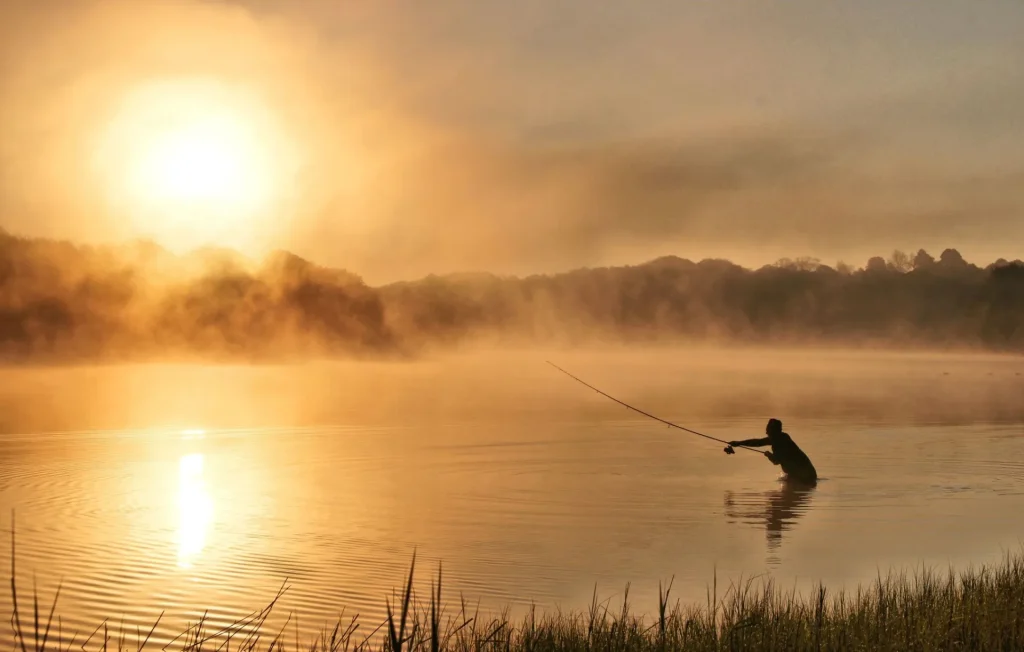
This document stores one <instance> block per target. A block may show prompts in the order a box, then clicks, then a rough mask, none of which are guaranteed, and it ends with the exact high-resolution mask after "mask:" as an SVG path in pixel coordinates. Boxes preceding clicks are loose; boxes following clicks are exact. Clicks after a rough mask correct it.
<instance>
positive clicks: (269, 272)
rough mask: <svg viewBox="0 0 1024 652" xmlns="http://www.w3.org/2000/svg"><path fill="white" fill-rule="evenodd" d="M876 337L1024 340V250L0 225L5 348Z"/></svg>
mask: <svg viewBox="0 0 1024 652" xmlns="http://www.w3.org/2000/svg"><path fill="white" fill-rule="evenodd" d="M641 341H718V342H736V341H742V342H753V343H762V344H772V343H787V344H794V343H810V342H813V343H851V342H869V343H874V344H886V345H893V346H928V347H983V348H986V349H994V350H1009V351H1022V350H1024V263H1021V261H1019V260H1018V261H1013V262H1009V261H1005V260H998V261H996V262H994V263H992V264H989V265H987V266H986V267H984V268H982V267H979V266H976V265H974V264H971V263H969V262H967V261H965V260H964V259H963V257H962V256H961V255H960V254H959V253H958V252H957V251H956V250H954V249H947V250H945V251H943V252H942V253H941V255H940V256H939V257H938V259H935V258H933V257H932V256H931V255H929V254H928V253H927V252H925V251H919V252H917V253H916V254H915V255H913V256H911V255H908V254H905V253H903V252H899V251H897V252H894V253H893V254H892V255H891V256H889V257H888V258H882V257H874V258H871V259H869V260H868V261H867V263H866V264H865V266H864V267H862V268H853V267H851V266H848V265H843V264H838V265H836V266H835V267H830V266H827V265H823V264H820V262H819V261H817V260H814V259H807V258H804V259H796V260H781V261H779V262H778V263H776V264H774V265H768V266H765V267H762V268H760V269H756V270H752V269H747V268H744V267H741V266H739V265H736V264H734V263H731V262H729V261H726V260H702V261H699V262H693V261H689V260H685V259H681V258H677V257H673V256H668V257H663V258H659V259H656V260H652V261H650V262H647V263H645V264H642V265H632V266H621V267H601V268H586V269H577V270H573V271H569V272H565V273H561V274H552V275H534V276H527V277H523V278H520V277H499V276H495V275H491V274H486V273H479V274H452V275H445V276H436V275H432V276H428V277H426V278H423V279H420V280H416V281H407V282H401V283H393V284H389V285H384V286H380V287H371V286H369V285H367V284H366V283H364V282H363V280H362V279H361V278H360V277H359V276H357V275H355V274H353V273H351V272H348V271H345V270H339V269H331V268H326V267H322V266H319V265H316V264H314V263H312V262H309V261H307V260H304V259H302V258H300V257H298V256H296V255H294V254H291V253H288V252H275V253H273V254H272V255H270V256H268V257H267V258H266V259H264V260H262V261H259V262H255V261H251V260H248V259H246V258H245V257H243V256H241V255H240V254H238V253H237V252H234V251H229V250H219V249H204V250H199V251H196V252H193V253H192V254H189V255H186V256H175V255H173V254H171V253H170V252H168V251H166V250H164V249H163V248H161V247H159V246H158V245H156V244H153V243H151V242H135V243H130V244H125V245H121V246H105V247H97V246H84V245H74V244H72V243H69V242H64V241H56V240H45V239H29V238H20V237H16V236H13V235H11V234H8V233H6V232H0V355H2V357H3V359H4V360H6V361H7V362H16V361H41V362H42V361H45V362H60V361H75V360H134V359H152V358H169V357H185V358H189V357H202V358H223V359H265V358H281V357H296V356H297V357H303V356H390V355H408V354H414V353H416V352H417V351H420V350H423V349H425V348H445V347H453V346H460V345H464V344H473V343H488V342H489V343H507V342H516V343H522V344H530V343H534V344H562V345H565V344H570V345H571V344H585V343H593V342H641Z"/></svg>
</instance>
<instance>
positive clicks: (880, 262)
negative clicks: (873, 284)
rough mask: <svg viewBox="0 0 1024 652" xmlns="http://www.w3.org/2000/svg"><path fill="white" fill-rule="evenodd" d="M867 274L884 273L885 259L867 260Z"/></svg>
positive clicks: (874, 257) (877, 257) (873, 257)
mask: <svg viewBox="0 0 1024 652" xmlns="http://www.w3.org/2000/svg"><path fill="white" fill-rule="evenodd" d="M866 269H867V271H869V272H884V271H885V270H886V269H888V268H887V267H886V264H885V259H884V258H882V257H881V256H872V257H871V258H870V259H868V266H867V267H866Z"/></svg>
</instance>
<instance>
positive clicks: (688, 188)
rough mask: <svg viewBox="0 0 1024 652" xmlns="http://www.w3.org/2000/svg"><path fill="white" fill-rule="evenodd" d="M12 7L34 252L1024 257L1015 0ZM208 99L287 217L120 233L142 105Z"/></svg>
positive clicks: (3, 100)
mask: <svg viewBox="0 0 1024 652" xmlns="http://www.w3.org/2000/svg"><path fill="white" fill-rule="evenodd" d="M5 7H7V8H5V9H4V12H5V15H4V20H3V21H0V25H2V26H0V41H2V44H0V105H2V108H0V193H2V194H0V211H2V212H0V225H2V226H3V227H4V228H7V229H9V230H13V231H17V232H19V233H25V234H30V235H36V234H38V235H48V236H60V237H69V238H72V239H88V240H90V241H104V240H116V239H122V238H129V237H136V236H138V235H141V234H144V233H149V234H150V235H153V236H154V237H156V238H157V239H160V240H163V241H165V243H166V244H168V245H170V246H175V245H180V246H185V245H189V246H191V245H194V244H199V243H201V242H202V241H204V239H211V240H213V241H214V242H216V243H218V244H223V245H228V246H242V247H250V248H253V250H259V249H261V248H262V249H265V248H271V247H284V248H288V249H291V250H294V251H296V252H297V253H299V254H301V255H304V256H307V257H311V258H313V259H315V260H317V261H319V262H323V263H327V264H331V265H337V266H343V267H347V268H349V269H352V270H353V271H356V272H358V273H360V274H363V275H364V276H365V278H366V279H367V280H368V281H370V282H381V281H387V280H391V279H395V278H402V277H410V276H418V275H422V274H425V273H428V272H430V271H437V272H445V271H454V270H469V269H473V270H490V271H495V272H510V273H524V272H530V271H550V270H558V269H565V268H569V267H574V266H579V265H597V264H615V263H632V262H641V261H643V260H646V259H649V258H652V257H655V256H659V255H664V254H669V253H674V254H678V255H682V256H686V257H691V258H702V257H708V256H724V257H729V258H732V259H734V260H737V261H739V262H742V263H746V264H752V265H753V264H760V263H765V262H771V261H774V260H775V259H777V258H779V257H782V256H789V257H796V256H800V255H811V256H817V257H820V258H822V259H824V260H825V261H826V262H834V261H835V260H836V259H837V258H844V259H846V260H847V261H849V262H853V263H857V264H863V262H864V260H866V258H867V257H868V256H869V255H872V254H887V253H889V252H890V251H891V250H892V249H893V248H896V247H900V248H905V249H911V248H915V249H916V248H917V247H926V248H929V249H932V250H933V253H935V254H937V253H939V251H941V249H943V248H945V247H947V246H953V247H957V248H959V249H960V251H961V252H962V253H963V254H964V255H965V256H966V257H967V258H968V259H976V260H978V261H979V262H988V261H989V260H991V259H994V258H996V257H999V256H1003V257H1008V258H1014V257H1024V244H1021V243H1024V38H1021V35H1022V34H1024V3H1021V2H1020V1H1019V0H988V1H986V2H984V3H979V2H967V1H963V2H954V1H952V0H932V1H931V2H927V3H925V2H893V1H885V2H883V1H876V0H857V1H847V2H830V3H822V2H818V1H812V0H787V1H785V2H783V1H778V2H756V3H755V2H729V1H720V0H719V1H715V2H710V1H700V2H661V1H649V2H644V3H627V2H604V1H601V2H598V1H594V0H591V1H590V2H582V1H577V2H570V1H568V0H545V1H543V2H541V1H534V0H522V1H518V2H481V1H479V0H478V1H476V2H468V1H467V2H437V3H434V2H431V3H426V2H416V3H413V2H407V3H400V2H387V3H370V2H356V1H352V2H346V1H341V0H338V1H333V2H326V1H325V2H312V1H309V2H303V1H301V0H300V1H294V2H284V1H281V2H270V1H268V0H263V1H257V0H248V1H241V0H239V1H237V2H210V1H207V2H198V1H195V2H173V3H172V2H144V1H136V2H131V3H128V2H86V1H84V0H82V1H78V2H75V1H72V0H68V1H66V2H59V3H58V2H30V1H28V0H16V1H14V2H10V3H7V4H5ZM197 78H198V79H203V80H207V81H209V80H213V82H214V83H217V84H222V85H225V86H226V87H229V88H231V89H235V90H239V92H240V93H242V94H243V95H244V96H245V97H247V98H252V97H254V98H256V99H255V100H252V106H258V109H252V110H251V111H249V110H246V112H247V113H246V114H247V115H249V114H251V115H257V114H259V115H260V116H264V117H265V118H266V120H265V121H260V120H263V118H260V119H259V120H256V119H252V120H250V123H251V124H258V125H270V124H273V125H275V126H274V127H273V128H271V127H266V128H264V127H262V126H261V127H259V129H258V130H257V131H259V133H261V134H262V133H271V132H273V133H272V137H269V136H268V138H267V142H271V141H272V142H273V143H274V145H273V146H269V145H268V146H267V147H268V149H267V151H268V152H271V154H269V155H268V157H269V158H268V160H270V159H273V161H274V162H275V163H274V165H278V164H279V165H280V167H279V168H267V169H273V170H276V172H275V174H274V179H275V180H274V181H273V182H272V183H274V184H276V185H275V192H274V193H273V196H274V197H275V202H276V203H274V204H273V209H274V210H273V215H272V217H266V216H264V217H263V218H261V220H262V221H259V222H258V223H257V222H256V221H254V222H253V223H252V225H251V228H249V227H248V226H247V227H246V228H240V227H239V225H238V224H237V223H233V225H232V226H231V228H230V229H228V228H227V227H225V228H224V229H222V230H209V229H207V230H202V229H200V228H199V227H198V226H195V225H194V224H193V226H190V227H188V228H189V229H192V230H191V231H189V230H187V229H186V228H185V227H184V226H181V225H179V224H177V223H170V222H169V221H167V219H164V218H162V219H164V221H162V222H160V223H157V222H156V221H153V222H152V223H147V222H146V221H145V220H144V219H140V218H138V217H137V216H136V217H135V218H129V217H126V214H125V210H126V209H124V208H123V207H120V208H119V207H118V206H119V205H118V204H117V202H116V201H113V200H112V199H111V195H117V192H115V191H112V190H111V188H113V187H117V184H116V183H115V184H113V185H111V182H110V175H111V169H117V170H120V168H111V167H110V166H111V164H110V163H109V160H108V159H104V160H108V162H107V163H104V165H106V167H105V168H104V170H105V172H104V174H105V175H106V176H103V174H99V176H97V174H98V173H97V172H96V167H97V163H96V161H97V156H96V151H97V148H98V147H100V145H97V143H98V142H101V141H102V140H103V137H102V136H98V135H97V134H102V133H106V132H105V131H104V125H107V124H109V123H111V121H112V120H113V118H112V116H115V115H118V114H117V111H118V109H117V107H118V106H121V104H119V103H123V98H124V96H125V94H126V93H129V92H130V91H131V89H132V88H135V87H137V86H138V85H139V84H145V83H152V82H163V81H166V82H168V83H170V84H171V85H172V86H173V85H174V84H177V83H178V81H179V80H194V79H197ZM181 88H189V86H187V85H185V86H181ZM187 92H188V91H180V93H187ZM232 92H233V91H232ZM245 102H250V100H245ZM250 117H251V116H250ZM114 158H115V159H116V156H114ZM277 162H280V163H277ZM268 165H269V164H268ZM115 199H116V197H115ZM112 206H113V208H112ZM147 219H148V218H147ZM154 220H155V218H154ZM199 223H203V224H205V223H206V220H205V219H204V220H199ZM204 228H206V227H204Z"/></svg>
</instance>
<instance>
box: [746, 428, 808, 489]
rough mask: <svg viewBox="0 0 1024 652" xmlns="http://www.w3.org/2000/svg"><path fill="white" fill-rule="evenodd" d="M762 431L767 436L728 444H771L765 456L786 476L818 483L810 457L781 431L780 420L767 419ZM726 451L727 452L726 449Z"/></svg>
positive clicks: (805, 481) (791, 478) (754, 445)
mask: <svg viewBox="0 0 1024 652" xmlns="http://www.w3.org/2000/svg"><path fill="white" fill-rule="evenodd" d="M764 432H765V434H766V435H768V436H767V437H765V438H764V439H744V440H742V441H731V442H729V446H748V447H751V448H753V447H756V446H771V447H772V452H770V453H765V454H764V455H765V457H767V458H768V459H769V460H771V462H772V464H775V465H777V466H781V467H782V470H783V471H785V472H786V478H787V479H788V480H793V481H796V482H799V483H801V484H805V485H815V484H817V483H818V472H817V471H815V470H814V465H813V464H811V459H810V458H809V457H807V455H806V454H805V453H804V452H803V451H802V450H800V447H799V446H797V445H796V442H795V441H793V439H792V438H791V437H790V436H789V434H788V433H785V432H782V422H781V421H779V420H778V419H769V420H768V425H767V426H765V429H764ZM726 452H729V450H728V449H726Z"/></svg>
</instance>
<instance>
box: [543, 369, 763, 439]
mask: <svg viewBox="0 0 1024 652" xmlns="http://www.w3.org/2000/svg"><path fill="white" fill-rule="evenodd" d="M545 362H547V363H548V364H549V365H551V366H552V367H554V368H555V369H558V370H559V371H561V372H562V373H563V374H565V375H566V376H568V377H569V378H572V379H573V380H575V381H576V382H578V383H580V384H581V385H584V386H586V387H589V388H590V389H592V390H594V391H595V392H597V393H598V394H600V395H601V396H604V397H605V398H610V399H611V400H613V401H615V402H616V403H618V404H619V405H621V406H623V407H625V408H628V409H630V410H633V411H634V412H638V413H640V414H642V415H644V416H645V417H649V418H651V419H654V420H655V421H660V422H662V423H664V424H665V425H667V426H670V427H672V428H678V429H679V430H682V431H684V432H688V433H690V434H691V435H697V436H698V437H703V438H704V439H710V440H712V441H717V442H719V443H720V444H725V446H726V448H725V452H726V453H729V454H730V455H731V454H732V453H733V448H742V449H744V450H748V451H751V452H754V453H759V454H761V455H767V453H765V452H764V451H759V450H757V449H756V448H750V447H749V446H733V445H731V444H730V443H729V442H727V441H725V440H724V439H719V438H718V437H712V436H711V435H705V434H704V433H702V432H697V431H696V430H690V429H689V428H686V427H684V426H681V425H679V424H676V423H672V422H671V421H666V420H665V419H662V418H661V417H656V416H654V415H653V414H651V413H649V412H644V411H643V410H641V409H640V408H635V407H633V406H632V405H630V404H629V403H626V402H624V401H620V400H619V399H617V398H615V397H614V396H612V395H611V394H606V393H605V392H602V391H601V390H599V389H598V388H596V387H594V386H593V385H591V384H590V383H588V382H586V381H584V380H582V379H580V378H577V377H576V376H573V375H572V374H571V373H569V372H568V371H566V370H565V369H562V368H561V367H559V366H558V365H556V364H555V363H554V362H551V361H550V360H546V361H545Z"/></svg>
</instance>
